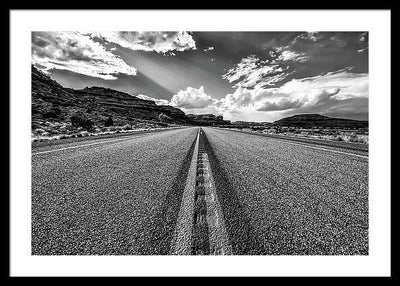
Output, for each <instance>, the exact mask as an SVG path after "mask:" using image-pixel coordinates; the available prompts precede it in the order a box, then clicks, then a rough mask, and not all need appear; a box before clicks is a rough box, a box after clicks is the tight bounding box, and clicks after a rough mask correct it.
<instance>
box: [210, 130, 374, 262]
mask: <svg viewBox="0 0 400 286" xmlns="http://www.w3.org/2000/svg"><path fill="white" fill-rule="evenodd" d="M204 130H205V133H206V135H207V138H208V141H209V146H208V149H209V152H211V164H212V168H213V171H214V172H215V173H216V174H215V177H217V178H216V181H217V191H218V192H219V193H218V195H219V199H220V200H221V203H222V208H223V209H224V215H225V221H226V224H227V228H228V232H229V233H230V238H231V243H232V247H233V249H234V251H235V253H236V254H267V255H297V254H311V255H314V254H315V255H319V254H320V255H333V254H334V255H342V254H343V255H352V254H368V157H367V154H364V155H359V154H357V153H350V151H348V150H342V149H340V148H324V147H321V146H318V145H312V144H303V143H302V144H298V142H293V141H286V140H281V139H275V138H270V137H263V136H257V135H251V134H247V133H240V132H233V131H227V130H221V129H212V128H204Z"/></svg>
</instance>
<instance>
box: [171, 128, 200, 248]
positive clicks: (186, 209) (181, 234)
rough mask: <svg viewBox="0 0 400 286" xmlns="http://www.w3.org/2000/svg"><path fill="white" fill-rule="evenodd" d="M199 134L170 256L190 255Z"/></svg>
mask: <svg viewBox="0 0 400 286" xmlns="http://www.w3.org/2000/svg"><path fill="white" fill-rule="evenodd" d="M199 133H200V129H199V132H198V133H197V137H196V144H195V147H194V150H193V157H192V161H191V163H190V167H189V172H188V176H187V179H186V186H185V190H184V191H183V196H182V203H181V207H180V210H179V214H178V220H177V223H176V227H175V231H174V236H173V238H172V242H171V248H170V254H172V255H191V250H192V229H193V215H194V194H195V188H196V171H197V170H196V168H197V155H198V150H199Z"/></svg>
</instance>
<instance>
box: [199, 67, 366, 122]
mask: <svg viewBox="0 0 400 286" xmlns="http://www.w3.org/2000/svg"><path fill="white" fill-rule="evenodd" d="M350 70H351V69H343V70H338V71H335V72H330V73H326V74H322V75H318V76H314V77H308V78H303V79H292V80H291V81H289V82H286V83H285V84H283V85H282V86H280V87H279V88H277V87H267V88H251V89H249V88H246V87H238V88H237V89H236V90H235V92H234V93H232V94H227V95H226V96H225V97H224V98H222V99H220V100H217V99H213V98H211V97H209V96H208V97H207V104H204V108H205V109H206V110H207V111H210V110H212V111H213V112H212V113H214V114H222V115H223V116H224V118H225V119H228V120H235V121H236V120H249V121H274V120H277V119H279V118H281V117H283V116H290V115H294V114H298V113H309V112H313V113H321V114H326V115H341V116H343V114H344V115H346V113H345V112H347V115H349V114H351V110H352V108H354V109H355V110H359V111H360V110H361V111H362V112H367V111H368V108H367V107H368V74H356V73H351V72H350ZM200 111H201V110H199V113H201V112H200ZM342 111H343V114H342V113H341V112H342ZM203 113H204V112H203Z"/></svg>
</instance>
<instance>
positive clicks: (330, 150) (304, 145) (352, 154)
mask: <svg viewBox="0 0 400 286" xmlns="http://www.w3.org/2000/svg"><path fill="white" fill-rule="evenodd" d="M274 139H275V138H274ZM277 140H279V141H285V143H287V144H291V145H297V146H302V147H307V148H311V149H316V150H323V151H328V152H334V153H338V154H345V155H351V156H356V157H360V158H367V159H368V156H365V155H360V154H354V153H348V152H342V151H337V150H334V149H327V148H320V147H314V146H310V145H306V144H298V143H292V142H287V141H286V140H285V139H282V140H280V139H277Z"/></svg>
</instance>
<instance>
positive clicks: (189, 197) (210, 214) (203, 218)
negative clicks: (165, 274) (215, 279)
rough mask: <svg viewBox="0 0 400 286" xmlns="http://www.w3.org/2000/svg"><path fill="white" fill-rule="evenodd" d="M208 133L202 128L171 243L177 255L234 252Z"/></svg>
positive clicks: (173, 251)
mask: <svg viewBox="0 0 400 286" xmlns="http://www.w3.org/2000/svg"><path fill="white" fill-rule="evenodd" d="M204 136H205V135H204V131H203V130H202V129H200V130H199V132H198V134H197V138H196V145H195V149H194V152H193V158H192V162H191V165H190V169H189V173H188V177H187V181H186V188H185V190H184V194H183V197H182V203H181V208H180V211H179V215H178V221H177V225H176V228H175V233H174V237H173V240H172V244H171V250H170V254H173V255H230V254H232V247H231V245H230V243H229V239H228V234H227V231H226V228H225V223H224V219H223V214H222V208H221V206H220V204H219V201H218V197H217V192H216V188H215V184H214V179H213V175H212V170H211V166H210V162H209V159H208V154H207V151H206V149H205V148H204V142H203V141H204V139H203V138H204Z"/></svg>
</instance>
